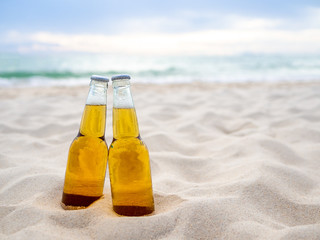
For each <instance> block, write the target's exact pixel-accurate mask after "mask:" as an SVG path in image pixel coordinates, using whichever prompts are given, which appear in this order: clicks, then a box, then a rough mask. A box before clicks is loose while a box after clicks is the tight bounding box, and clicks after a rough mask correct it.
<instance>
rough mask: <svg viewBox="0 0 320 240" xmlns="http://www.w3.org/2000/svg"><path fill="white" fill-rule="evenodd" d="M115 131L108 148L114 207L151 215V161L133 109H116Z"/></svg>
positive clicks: (131, 212)
mask: <svg viewBox="0 0 320 240" xmlns="http://www.w3.org/2000/svg"><path fill="white" fill-rule="evenodd" d="M113 133H114V136H113V137H114V139H113V142H112V144H111V146H110V149H109V174H110V183H111V191H112V202H113V209H114V211H115V212H116V213H118V214H121V215H126V216H141V215H145V214H149V213H151V212H153V211H154V202H153V193H152V181H151V172H150V160H149V153H148V149H147V147H146V145H145V144H144V143H143V141H142V140H141V138H140V135H139V127H138V122H137V117H136V112H135V109H134V108H113Z"/></svg>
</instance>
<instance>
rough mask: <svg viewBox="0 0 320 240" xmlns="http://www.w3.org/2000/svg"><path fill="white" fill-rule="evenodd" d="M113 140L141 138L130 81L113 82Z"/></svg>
mask: <svg viewBox="0 0 320 240" xmlns="http://www.w3.org/2000/svg"><path fill="white" fill-rule="evenodd" d="M112 87H113V138H114V139H120V138H129V137H139V126H138V119H137V115H136V110H135V108H134V103H133V99H132V95H131V90H130V81H129V80H127V79H125V80H117V81H113V83H112Z"/></svg>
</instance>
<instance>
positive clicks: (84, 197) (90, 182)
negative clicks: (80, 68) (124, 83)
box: [61, 75, 109, 209]
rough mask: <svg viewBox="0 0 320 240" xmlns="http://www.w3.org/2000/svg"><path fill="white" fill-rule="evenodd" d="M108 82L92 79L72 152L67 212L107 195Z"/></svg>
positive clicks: (66, 188) (64, 204) (65, 192)
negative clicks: (104, 193) (105, 186)
mask: <svg viewBox="0 0 320 240" xmlns="http://www.w3.org/2000/svg"><path fill="white" fill-rule="evenodd" d="M108 81H109V79H108V78H106V77H102V76H97V75H93V76H91V82H90V90H89V94H88V98H87V102H86V105H85V109H84V112H83V115H82V119H81V124H80V130H79V133H78V135H77V136H76V138H75V139H74V140H73V142H72V143H71V146H70V149H69V156H68V163H67V168H66V174H65V181H64V188H63V194H62V203H61V205H62V207H63V208H64V209H78V208H85V207H87V206H89V205H90V204H91V203H93V202H94V201H96V200H97V199H99V198H100V197H101V196H102V194H103V186H104V180H105V172H106V164H107V158H108V147H107V144H106V142H105V139H104V134H105V125H106V104H107V88H108Z"/></svg>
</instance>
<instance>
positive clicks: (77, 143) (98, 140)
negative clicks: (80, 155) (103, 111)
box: [70, 134, 108, 150]
mask: <svg viewBox="0 0 320 240" xmlns="http://www.w3.org/2000/svg"><path fill="white" fill-rule="evenodd" d="M85 148H90V149H94V148H97V149H102V150H103V149H107V148H108V146H107V143H106V142H105V140H104V137H93V136H86V135H81V134H79V135H78V136H76V137H75V138H74V139H73V141H72V143H71V146H70V150H72V149H85Z"/></svg>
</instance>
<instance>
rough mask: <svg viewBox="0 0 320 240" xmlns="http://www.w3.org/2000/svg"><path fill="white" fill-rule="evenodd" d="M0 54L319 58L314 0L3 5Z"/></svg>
mask: <svg viewBox="0 0 320 240" xmlns="http://www.w3.org/2000/svg"><path fill="white" fill-rule="evenodd" d="M0 51H1V52H20V53H29V52H31V53H32V52H93V53H110V54H133V55H137V54H139V55H235V54H246V53H253V54H256V53H263V54H320V1H319V0H316V1H314V0H313V1H312V0H304V1H302V0H300V1H297V0H291V1H289V0H282V1H279V0H277V1H276V0H270V1H256V0H255V1H253V0H242V1H236V0H234V1H231V0H224V1H221V0H219V1H218V0H197V1H195V0H193V1H191V0H172V1H168V0H162V1H159V0H158V1H153V0H149V1H148V0H109V1H108V0H91V1H79V0H78V1H76V0H42V1H39V0H28V1H25V0H1V1H0Z"/></svg>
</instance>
